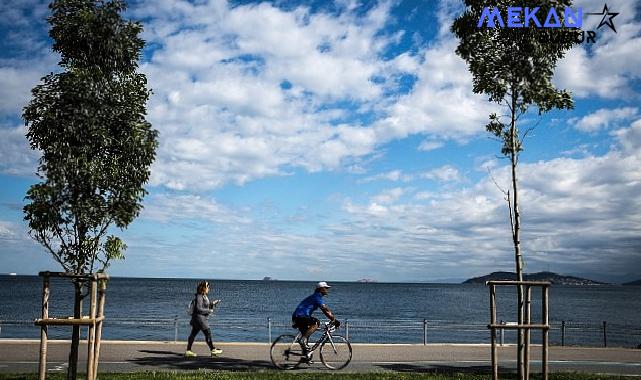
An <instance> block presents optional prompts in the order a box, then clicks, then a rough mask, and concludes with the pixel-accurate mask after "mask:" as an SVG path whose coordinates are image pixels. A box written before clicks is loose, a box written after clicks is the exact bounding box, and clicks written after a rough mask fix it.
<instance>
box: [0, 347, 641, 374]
mask: <svg viewBox="0 0 641 380" xmlns="http://www.w3.org/2000/svg"><path fill="white" fill-rule="evenodd" d="M68 346H69V342H68V341H52V342H50V344H49V359H48V365H47V369H48V371H49V372H63V371H66V368H67V364H66V360H67V355H68V352H69V351H68ZM218 346H219V347H221V348H222V349H223V350H224V351H225V352H224V354H223V355H222V356H221V357H217V358H211V357H207V351H208V350H207V348H206V346H205V345H204V343H197V344H196V345H195V346H194V351H195V352H197V353H199V354H200V355H201V356H199V357H198V358H194V359H186V358H184V357H183V356H182V353H183V352H184V349H185V344H184V343H173V342H171V343H170V342H132V341H104V342H103V343H102V349H101V355H100V359H101V360H100V371H103V372H131V371H151V370H195V369H207V370H242V371H265V370H273V367H272V366H271V363H270V361H269V345H267V344H264V343H221V344H219V345H218ZM84 347H86V346H84ZM84 347H82V349H81V360H83V356H84V355H83V354H85V353H86V349H85V348H84ZM353 351H354V354H353V360H352V362H351V364H350V365H349V366H348V367H347V368H346V369H344V370H343V371H350V372H387V371H396V372H439V373H440V372H491V364H490V348H489V345H486V344H478V345H471V344H428V345H426V346H423V345H413V344H354V345H353ZM38 352H39V341H37V340H2V339H0V372H5V373H24V372H37V370H38ZM515 357H516V356H515V348H514V346H513V345H511V346H505V347H501V348H500V351H499V361H500V371H501V372H507V371H513V370H514V367H515V360H514V359H515ZM540 357H541V356H540V347H539V346H534V348H533V350H532V356H531V358H532V369H533V371H538V370H539V368H540V363H541V362H540ZM549 361H550V371H551V372H564V371H579V372H590V373H608V374H621V375H641V350H636V349H622V348H577V347H551V349H550V357H549ZM85 365H86V364H84V363H81V364H80V368H84V366H85ZM304 367H305V368H304V369H302V371H329V370H326V369H324V367H323V365H322V364H321V363H320V362H317V363H315V364H312V365H310V366H304Z"/></svg>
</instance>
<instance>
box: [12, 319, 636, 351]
mask: <svg viewBox="0 0 641 380" xmlns="http://www.w3.org/2000/svg"><path fill="white" fill-rule="evenodd" d="M210 322H211V323H212V325H213V327H214V329H215V330H216V331H227V333H228V334H227V335H229V336H232V337H233V336H237V335H238V334H237V333H236V334H235V333H234V332H235V331H238V332H242V333H243V334H244V336H251V337H253V338H255V340H258V341H265V342H271V341H272V338H274V337H275V335H278V333H275V331H282V330H285V329H291V321H290V320H289V319H287V318H271V317H268V318H261V317H256V318H224V317H218V316H216V317H213V318H212V319H211V321H210ZM501 323H503V324H509V323H511V322H504V321H501ZM105 325H106V326H105V328H106V329H107V331H108V329H109V328H110V327H119V328H123V329H129V328H131V329H138V330H139V329H140V328H149V329H151V330H152V331H162V332H163V334H164V336H167V337H169V333H173V334H171V335H173V336H172V337H173V341H174V342H178V341H179V340H183V339H179V338H181V337H182V335H181V333H184V332H185V331H184V329H185V328H188V327H189V320H188V319H184V318H179V317H178V316H175V317H174V318H153V319H151V318H149V319H131V318H107V319H106V321H105ZM33 326H34V325H33V320H0V338H3V335H5V334H3V327H6V328H9V327H24V328H28V327H33ZM34 329H35V328H34ZM5 330H6V329H5ZM341 330H342V334H344V335H346V337H347V338H348V339H351V340H352V341H354V342H362V343H369V342H373V341H380V340H381V339H383V340H384V341H385V343H398V342H399V340H402V341H404V342H408V341H409V342H411V343H422V344H428V343H437V342H438V343H479V342H488V341H489V330H488V329H487V323H486V322H461V321H444V320H429V319H387V320H367V319H347V320H343V321H342V326H341ZM34 331H35V330H34ZM127 331H129V330H127ZM134 331H135V330H134ZM510 333H511V332H510V331H507V329H505V330H504V329H500V330H499V342H500V344H501V345H504V344H509V343H511V342H512V341H513V340H515V335H514V336H513V334H510ZM183 335H184V334H183ZM454 335H456V336H458V338H457V339H453V338H452V337H453V336H454ZM261 336H262V337H263V338H261ZM385 336H389V337H390V338H389V339H388V340H385V339H384V337H385ZM399 337H402V339H399ZM466 337H467V339H466ZM182 338H184V337H182ZM512 338H514V339H512ZM550 338H551V342H552V343H553V344H556V345H561V346H565V345H579V346H585V345H588V346H596V345H599V346H601V345H602V346H603V347H608V346H609V345H614V346H617V345H619V346H632V347H637V345H639V344H641V326H631V325H626V324H620V323H611V322H607V321H600V322H577V321H556V322H551V323H550ZM161 340H170V339H161ZM533 340H534V343H537V342H536V334H534V336H533Z"/></svg>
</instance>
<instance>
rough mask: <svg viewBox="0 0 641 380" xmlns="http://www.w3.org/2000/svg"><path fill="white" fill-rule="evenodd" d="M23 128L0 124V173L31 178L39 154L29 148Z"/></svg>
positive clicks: (25, 129)
mask: <svg viewBox="0 0 641 380" xmlns="http://www.w3.org/2000/svg"><path fill="white" fill-rule="evenodd" d="M26 133H27V128H26V127H25V126H17V127H13V126H10V125H3V124H0V173H4V174H12V175H21V176H32V175H34V174H35V172H36V168H37V163H38V158H39V157H40V153H39V152H37V151H33V150H31V149H30V147H29V142H28V141H27V139H26V137H25V135H26Z"/></svg>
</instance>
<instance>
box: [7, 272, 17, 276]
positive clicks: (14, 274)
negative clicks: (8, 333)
mask: <svg viewBox="0 0 641 380" xmlns="http://www.w3.org/2000/svg"><path fill="white" fill-rule="evenodd" d="M17 275H18V274H17V273H16V272H11V273H9V276H17Z"/></svg>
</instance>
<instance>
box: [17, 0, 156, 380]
mask: <svg viewBox="0 0 641 380" xmlns="http://www.w3.org/2000/svg"><path fill="white" fill-rule="evenodd" d="M49 8H50V9H51V15H50V16H49V18H48V19H47V20H48V22H49V24H50V25H51V29H50V31H49V36H50V37H51V38H52V40H53V50H54V51H55V52H57V53H59V54H60V57H61V59H60V62H59V66H60V67H61V69H62V70H61V72H58V73H50V74H49V75H46V76H45V77H43V78H42V80H41V83H40V84H39V85H37V86H36V87H34V88H33V89H32V99H31V101H30V102H29V104H28V105H27V106H26V107H25V108H24V112H23V115H22V117H23V119H24V121H25V123H26V125H27V126H28V132H27V138H28V140H29V142H30V144H31V148H32V149H37V150H40V151H41V152H42V157H41V158H40V162H39V166H38V173H37V174H38V176H39V178H40V179H41V182H39V183H37V184H35V185H33V186H31V188H30V189H29V190H28V192H27V195H26V200H27V204H26V206H25V207H24V213H25V217H24V218H25V220H26V221H28V223H29V228H30V235H31V236H32V237H33V238H34V239H35V240H36V241H38V242H39V243H40V244H42V245H43V246H44V247H45V248H46V250H47V251H48V252H49V253H50V254H51V255H52V256H53V258H54V259H55V260H56V261H57V262H58V263H59V264H60V265H61V266H62V268H63V269H64V271H65V272H72V273H77V274H86V273H94V272H95V271H101V270H105V269H106V268H107V267H108V266H109V264H110V262H111V260H115V259H123V258H124V251H125V249H126V248H127V247H126V245H125V244H124V242H123V241H122V240H121V239H120V238H118V237H117V236H115V235H113V234H111V232H113V230H114V227H115V228H118V229H121V230H122V229H124V228H126V227H127V226H128V225H129V224H130V223H131V222H132V221H133V220H134V219H135V218H136V217H137V216H138V214H139V212H140V210H141V208H142V203H141V202H142V199H143V197H144V196H145V195H146V193H147V192H146V190H145V189H144V187H143V186H144V184H145V183H146V182H147V181H148V179H149V175H150V169H149V167H150V165H151V163H152V162H153V160H154V158H155V151H156V148H157V146H158V142H157V138H158V132H157V131H156V130H154V129H152V126H151V124H150V123H149V122H147V121H146V119H145V116H146V102H147V100H148V98H149V95H150V90H148V89H147V79H146V77H145V75H144V74H141V73H138V72H137V68H138V60H139V58H140V54H141V51H142V48H143V47H144V41H143V40H142V39H141V38H140V37H139V34H140V33H141V32H142V25H141V24H140V23H138V22H132V21H126V20H123V19H122V17H121V15H120V14H121V13H122V12H123V11H124V10H125V8H126V5H125V3H124V2H123V1H122V0H111V1H101V0H54V1H53V2H52V3H51V4H50V5H49ZM74 285H75V302H74V316H75V317H76V318H79V317H80V313H81V310H82V298H83V297H84V296H83V294H82V289H83V284H82V283H80V282H75V283H74ZM79 337H80V335H79V328H78V327H74V328H73V335H72V348H71V355H70V363H69V375H68V377H69V378H73V379H75V376H76V365H77V360H78V342H79Z"/></svg>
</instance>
